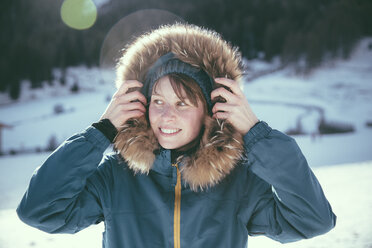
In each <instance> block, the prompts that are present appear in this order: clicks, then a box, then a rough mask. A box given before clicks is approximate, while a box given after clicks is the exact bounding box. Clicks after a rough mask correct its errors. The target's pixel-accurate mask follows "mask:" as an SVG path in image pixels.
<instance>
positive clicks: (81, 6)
mask: <svg viewBox="0 0 372 248" xmlns="http://www.w3.org/2000/svg"><path fill="white" fill-rule="evenodd" d="M61 18H62V21H63V22H64V23H65V24H66V25H67V26H69V27H70V28H73V29H78V30H83V29H88V28H90V27H92V26H93V24H94V23H95V21H96V18H97V8H96V5H95V4H94V2H93V1H91V0H65V1H64V2H63V4H62V7H61Z"/></svg>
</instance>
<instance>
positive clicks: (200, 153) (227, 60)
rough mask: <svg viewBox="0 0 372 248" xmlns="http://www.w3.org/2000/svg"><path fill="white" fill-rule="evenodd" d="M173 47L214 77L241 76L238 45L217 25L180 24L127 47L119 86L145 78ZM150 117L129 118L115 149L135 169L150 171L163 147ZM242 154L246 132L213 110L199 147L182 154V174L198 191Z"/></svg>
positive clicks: (120, 66) (182, 57)
mask: <svg viewBox="0 0 372 248" xmlns="http://www.w3.org/2000/svg"><path fill="white" fill-rule="evenodd" d="M167 53H173V54H174V55H175V56H176V58H178V59H179V60H181V61H183V62H185V63H188V64H190V65H192V66H194V67H197V68H201V69H203V70H204V71H205V72H206V73H207V74H208V75H209V76H210V77H211V78H216V77H227V78H230V79H233V80H235V81H237V82H240V80H241V77H242V63H241V55H240V53H239V52H238V50H237V48H234V47H232V46H231V45H230V44H229V43H227V42H226V41H224V40H223V39H222V38H221V36H220V35H219V34H218V33H216V32H214V31H211V30H207V29H203V28H200V27H197V26H194V25H189V24H174V25H167V26H162V27H160V28H158V29H155V30H153V31H151V32H149V33H146V34H144V35H142V36H140V37H138V38H137V39H136V40H134V42H133V43H131V44H129V46H127V47H126V49H125V50H124V52H123V55H122V57H121V58H120V60H119V62H118V64H117V70H116V86H117V87H118V88H119V87H120V86H121V84H122V83H123V82H125V81H126V80H138V81H140V82H144V81H145V77H146V74H147V72H148V70H149V68H151V66H152V65H153V64H154V63H155V62H156V61H157V60H158V59H159V58H160V57H161V56H163V55H165V54H167ZM213 87H214V88H217V87H218V85H217V84H215V85H214V86H213ZM132 90H137V89H132ZM147 118H148V117H140V118H136V119H134V118H133V119H130V120H128V121H127V122H126V123H125V124H124V125H123V126H122V128H121V129H120V130H119V132H118V135H117V136H116V138H115V140H114V148H115V150H116V151H117V152H118V153H119V154H120V155H121V157H122V158H123V159H124V160H125V161H126V162H127V163H128V166H129V168H131V169H132V170H133V171H134V172H135V173H149V171H150V170H151V168H152V166H153V163H154V160H155V156H156V154H157V153H158V152H159V149H160V147H159V144H158V142H157V140H156V137H155V135H154V133H153V131H152V129H151V126H150V124H149V121H148V119H147ZM242 154H243V140H242V135H241V134H240V133H238V132H237V131H236V130H235V129H234V127H233V126H232V125H231V124H230V123H228V122H225V121H223V120H216V119H213V118H212V117H210V116H208V117H207V118H206V120H205V123H204V133H203V136H202V137H201V141H200V145H199V147H198V149H196V151H195V152H194V153H192V154H191V155H188V156H185V157H183V158H182V159H180V163H182V165H183V166H182V168H181V175H182V178H183V180H184V182H185V183H186V184H188V185H189V186H190V188H191V189H192V190H195V191H196V190H198V189H201V190H203V189H205V188H208V187H213V186H214V185H216V184H217V183H218V182H220V181H221V180H222V179H223V178H225V177H226V176H227V175H228V174H229V173H230V172H231V170H232V169H233V168H234V167H235V166H236V165H237V164H238V162H239V160H240V159H241V156H242Z"/></svg>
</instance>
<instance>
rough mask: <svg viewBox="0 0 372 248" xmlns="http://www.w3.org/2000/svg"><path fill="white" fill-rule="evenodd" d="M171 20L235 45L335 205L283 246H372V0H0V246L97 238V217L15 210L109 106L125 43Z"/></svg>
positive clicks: (251, 88) (265, 113) (260, 111)
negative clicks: (56, 227) (69, 224)
mask: <svg viewBox="0 0 372 248" xmlns="http://www.w3.org/2000/svg"><path fill="white" fill-rule="evenodd" d="M174 22H187V23H191V24H195V25H199V26H203V27H206V28H209V29H213V30H215V31H217V32H219V33H220V34H221V35H222V37H223V38H224V39H226V40H228V41H229V42H230V43H231V44H232V45H234V46H237V47H239V50H240V52H241V53H242V56H243V58H244V70H245V75H244V79H243V81H242V82H241V84H242V87H243V89H244V93H245V94H246V96H247V98H248V101H249V102H250V104H251V105H252V108H253V110H254V111H255V113H256V114H257V115H258V117H259V118H260V119H262V120H265V121H267V122H268V123H269V125H270V126H272V127H273V128H276V129H279V130H280V131H282V132H285V133H286V134H288V135H291V136H292V137H294V138H295V139H296V141H297V143H298V144H299V145H300V147H301V149H302V151H303V152H304V154H305V156H306V158H307V160H308V162H309V165H310V166H311V167H312V168H313V169H314V172H315V173H316V175H317V176H318V178H319V180H320V181H321V184H322V186H323V188H324V191H325V192H326V195H327V197H328V198H329V199H330V202H331V204H332V206H333V207H334V208H335V212H336V215H338V217H339V218H338V225H337V227H336V229H335V230H333V231H331V233H330V234H329V235H325V236H324V237H320V239H314V240H315V241H314V240H313V241H310V242H305V243H296V244H294V245H292V246H291V245H289V246H288V245H283V246H287V247H325V246H327V247H363V248H372V227H371V225H370V223H372V197H371V196H370V193H369V192H368V189H369V188H370V187H371V186H372V180H370V178H372V162H371V161H372V1H370V0H314V1H307V0H281V1H279V0H244V1H243V0H229V1H223V0H183V1H180V0H55V1H47V0H34V1H26V0H13V1H11V0H3V1H1V3H0V33H1V36H0V47H1V48H2V52H1V56H0V247H29V246H32V247H66V246H69V247H75V246H76V247H78V246H79V247H81V244H82V243H81V242H83V243H84V244H86V245H84V246H87V247H100V245H101V243H100V237H101V235H100V232H102V228H103V226H102V225H99V226H98V228H97V227H93V228H92V229H88V230H87V231H83V232H82V234H78V235H77V236H74V237H71V236H63V235H62V236H58V235H52V236H51V235H46V234H43V233H41V232H39V231H36V230H34V229H32V228H29V227H27V226H25V225H24V224H22V223H21V222H20V221H19V220H18V218H17V216H16V215H15V211H14V209H15V208H16V206H17V204H18V202H19V200H20V199H21V197H22V194H23V193H24V191H25V190H26V188H27V185H28V182H29V179H30V177H31V175H32V173H33V171H34V170H35V168H36V167H37V166H39V165H41V164H42V162H43V161H44V160H45V159H46V158H47V157H48V155H49V154H50V153H51V152H52V151H53V150H54V149H55V148H56V147H57V146H58V145H59V144H60V143H62V142H63V141H64V140H65V139H66V138H68V137H69V136H71V135H72V134H73V133H76V132H79V131H81V130H83V129H84V128H86V127H87V126H89V125H90V124H91V123H93V122H95V121H97V120H98V119H99V117H100V116H101V114H102V113H103V112H104V110H105V108H106V107H107V105H108V103H109V101H110V99H111V96H112V94H113V93H114V92H115V87H114V80H115V64H116V61H117V59H118V58H119V57H120V55H121V53H122V50H123V49H124V48H125V46H126V45H127V44H128V43H129V42H131V41H133V39H134V38H135V37H136V36H138V35H140V34H142V33H144V32H147V31H149V30H151V29H153V28H156V27H158V26H160V25H165V24H170V23H174ZM351 202H353V203H355V204H352V207H349V206H350V203H351ZM355 213H363V214H355ZM1 228H3V229H1ZM94 228H96V229H94ZM16 230H17V231H19V230H20V231H21V233H23V234H24V235H23V236H22V239H20V238H19V237H18V236H17V235H16V234H15V233H16ZM79 235H80V236H79ZM250 240H252V243H253V246H256V247H281V246H282V245H279V244H276V243H270V242H269V241H266V239H263V240H260V238H258V239H256V238H255V239H250ZM250 242H251V241H250ZM88 244H89V245H88Z"/></svg>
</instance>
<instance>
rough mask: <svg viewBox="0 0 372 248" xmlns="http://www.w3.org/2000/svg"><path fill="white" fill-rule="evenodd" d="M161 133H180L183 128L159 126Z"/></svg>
mask: <svg viewBox="0 0 372 248" xmlns="http://www.w3.org/2000/svg"><path fill="white" fill-rule="evenodd" d="M159 130H160V133H162V134H165V135H173V134H177V133H179V132H180V131H181V130H182V129H179V128H159Z"/></svg>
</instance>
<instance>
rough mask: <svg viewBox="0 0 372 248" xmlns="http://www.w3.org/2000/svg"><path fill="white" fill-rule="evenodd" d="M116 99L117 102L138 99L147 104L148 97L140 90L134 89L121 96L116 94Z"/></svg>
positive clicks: (128, 101)
mask: <svg viewBox="0 0 372 248" xmlns="http://www.w3.org/2000/svg"><path fill="white" fill-rule="evenodd" d="M114 101H115V103H116V104H124V103H130V102H137V101H140V102H141V103H142V104H143V105H145V106H146V104H147V100H146V97H145V96H144V95H143V94H142V93H141V92H139V91H133V92H130V93H127V94H124V95H121V96H116V97H115V98H114Z"/></svg>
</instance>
